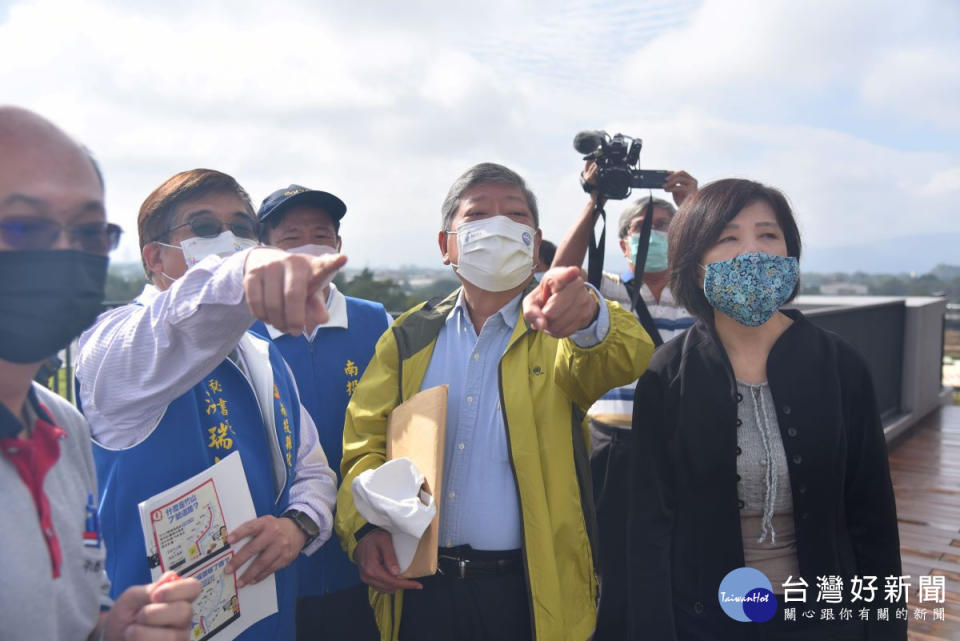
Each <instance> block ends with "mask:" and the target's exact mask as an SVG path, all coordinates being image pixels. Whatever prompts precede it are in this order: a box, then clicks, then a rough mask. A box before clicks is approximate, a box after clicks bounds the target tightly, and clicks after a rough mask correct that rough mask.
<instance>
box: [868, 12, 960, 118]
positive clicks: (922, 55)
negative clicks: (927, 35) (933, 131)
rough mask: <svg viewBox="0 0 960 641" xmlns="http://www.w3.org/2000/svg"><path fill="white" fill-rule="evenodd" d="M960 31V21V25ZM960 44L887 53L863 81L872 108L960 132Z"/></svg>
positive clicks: (930, 45) (903, 49)
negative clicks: (959, 106) (959, 107)
mask: <svg viewBox="0 0 960 641" xmlns="http://www.w3.org/2000/svg"><path fill="white" fill-rule="evenodd" d="M956 26H957V29H960V21H958V22H957V25H956ZM958 61H960V43H957V42H952V43H946V44H939V45H932V44H922V45H916V46H908V47H897V48H894V49H891V50H889V51H885V52H883V53H882V54H881V55H880V56H879V57H878V60H877V61H876V64H875V65H874V67H873V68H872V69H871V70H870V71H869V72H868V73H867V74H866V77H865V78H864V80H863V85H862V93H863V97H864V99H865V100H866V101H868V102H869V103H871V104H872V105H874V106H876V107H878V108H879V109H883V110H886V111H890V112H892V113H894V114H896V115H898V116H901V117H905V118H911V119H914V120H917V119H920V120H926V121H929V122H931V123H933V124H935V125H939V126H941V127H945V128H949V129H954V130H960V109H958V108H957V106H958V105H960V62H958Z"/></svg>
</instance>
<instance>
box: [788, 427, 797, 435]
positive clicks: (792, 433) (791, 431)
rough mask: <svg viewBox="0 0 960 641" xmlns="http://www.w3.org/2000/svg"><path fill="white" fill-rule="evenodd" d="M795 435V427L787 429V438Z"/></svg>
mask: <svg viewBox="0 0 960 641" xmlns="http://www.w3.org/2000/svg"><path fill="white" fill-rule="evenodd" d="M796 435H797V428H795V427H788V428H787V436H796Z"/></svg>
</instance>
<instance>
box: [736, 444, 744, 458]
mask: <svg viewBox="0 0 960 641" xmlns="http://www.w3.org/2000/svg"><path fill="white" fill-rule="evenodd" d="M741 454H743V450H742V449H740V446H739V445H738V446H737V456H740V455H741Z"/></svg>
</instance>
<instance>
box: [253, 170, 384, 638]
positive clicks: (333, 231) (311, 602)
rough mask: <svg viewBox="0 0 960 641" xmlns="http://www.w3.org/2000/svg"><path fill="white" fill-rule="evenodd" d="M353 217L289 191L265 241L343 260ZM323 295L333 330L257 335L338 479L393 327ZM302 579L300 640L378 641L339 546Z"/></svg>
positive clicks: (262, 328)
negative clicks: (364, 388) (361, 384)
mask: <svg viewBox="0 0 960 641" xmlns="http://www.w3.org/2000/svg"><path fill="white" fill-rule="evenodd" d="M346 212H347V207H346V205H345V204H344V203H343V201H342V200H340V199H339V198H337V197H336V196H334V195H333V194H330V193H327V192H325V191H316V190H312V189H307V188H306V187H301V186H300V185H290V186H289V187H286V188H284V189H278V190H277V191H275V192H273V193H272V194H270V195H269V196H267V198H266V199H265V200H264V201H263V204H262V205H261V206H260V211H259V213H258V216H259V218H260V223H261V228H260V234H261V236H260V238H261V240H262V241H263V242H264V244H267V245H272V246H273V247H278V248H280V249H283V250H286V251H288V252H291V253H297V254H306V255H308V256H323V255H326V254H336V253H338V252H339V251H340V249H341V246H342V239H341V237H340V220H341V219H342V218H343V215H344V214H345V213H346ZM321 291H322V296H323V300H324V303H325V304H326V307H327V312H328V314H329V315H330V320H328V321H327V322H326V323H321V324H319V325H316V326H314V327H312V328H310V327H307V328H304V332H303V333H302V334H299V335H293V334H287V333H285V332H283V331H282V330H279V329H277V328H275V327H273V326H269V325H265V324H264V323H260V322H258V323H257V324H255V325H254V327H253V331H255V332H258V333H260V334H262V335H263V336H267V337H269V338H270V340H272V341H273V343H274V345H276V346H277V348H278V349H279V350H280V353H281V354H283V357H284V359H286V361H287V363H288V364H289V365H290V369H291V370H292V371H293V375H294V378H295V380H296V381H297V386H298V387H299V388H300V394H301V399H302V401H303V406H304V407H305V408H306V409H307V411H308V412H310V416H311V417H312V418H313V422H314V423H315V424H316V426H317V430H318V431H319V433H320V444H321V445H322V446H323V451H324V452H325V453H326V455H327V460H328V461H329V462H330V467H332V468H333V469H334V470H336V471H338V472H339V470H340V459H341V458H342V456H343V418H344V413H345V412H346V409H347V403H348V402H349V401H350V397H351V396H352V395H353V390H354V389H355V388H356V386H357V382H358V381H359V380H360V377H361V376H363V370H364V369H366V367H367V363H368V362H369V361H370V358H371V357H372V356H373V349H374V347H375V346H376V344H377V339H379V338H380V335H381V334H383V332H384V331H386V329H387V328H388V327H389V326H390V323H392V322H393V319H392V318H391V317H390V316H389V314H387V312H386V310H384V308H383V305H381V304H380V303H375V302H373V301H368V300H362V299H359V298H352V297H350V296H344V295H343V294H342V293H340V292H339V291H338V290H337V287H336V285H334V284H333V283H327V284H326V285H325V287H324V288H323V289H322V290H321ZM297 571H298V574H299V579H300V601H299V602H298V604H297V638H298V639H302V640H304V641H306V640H309V641H325V640H331V641H338V640H339V639H358V640H362V639H370V640H371V641H373V640H376V639H378V638H379V635H378V633H377V627H376V623H375V622H374V619H373V611H372V610H371V609H370V603H369V601H368V598H367V589H366V586H365V585H364V584H363V583H362V582H361V581H360V574H359V572H358V571H357V567H356V566H355V565H354V564H353V563H351V562H350V560H349V559H348V558H347V555H346V554H344V552H343V550H342V549H341V547H340V545H339V544H338V542H337V541H336V540H332V539H331V540H330V541H328V542H327V543H326V544H325V545H324V546H323V547H322V548H321V549H320V552H318V553H317V554H315V555H313V556H310V557H301V559H300V560H299V561H298V563H297Z"/></svg>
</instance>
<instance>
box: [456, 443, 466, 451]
mask: <svg viewBox="0 0 960 641" xmlns="http://www.w3.org/2000/svg"><path fill="white" fill-rule="evenodd" d="M465 447H466V445H464V444H463V443H457V449H458V450H462V449H463V448H465Z"/></svg>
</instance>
